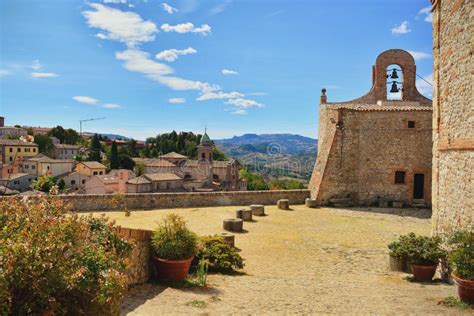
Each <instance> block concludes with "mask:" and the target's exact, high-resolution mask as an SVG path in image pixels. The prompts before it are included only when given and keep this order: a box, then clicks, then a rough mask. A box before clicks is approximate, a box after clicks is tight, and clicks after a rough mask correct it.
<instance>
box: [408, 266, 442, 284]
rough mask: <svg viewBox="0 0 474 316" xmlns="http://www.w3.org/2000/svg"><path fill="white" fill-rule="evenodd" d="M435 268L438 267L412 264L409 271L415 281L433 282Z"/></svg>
mask: <svg viewBox="0 0 474 316" xmlns="http://www.w3.org/2000/svg"><path fill="white" fill-rule="evenodd" d="M437 267H438V264H433V265H418V264H412V265H411V271H412V273H413V276H414V277H415V279H416V280H417V281H431V280H433V276H434V275H435V273H436V268H437Z"/></svg>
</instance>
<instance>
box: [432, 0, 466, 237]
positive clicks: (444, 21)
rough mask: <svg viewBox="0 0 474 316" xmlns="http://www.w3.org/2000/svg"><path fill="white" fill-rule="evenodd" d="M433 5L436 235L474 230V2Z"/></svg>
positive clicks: (446, 0)
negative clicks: (459, 230)
mask: <svg viewBox="0 0 474 316" xmlns="http://www.w3.org/2000/svg"><path fill="white" fill-rule="evenodd" d="M432 3H433V9H432V12H433V57H434V72H433V79H434V84H433V88H434V89H433V90H434V91H433V108H434V110H433V141H434V144H433V181H432V183H433V189H432V191H433V216H432V227H433V233H434V234H449V233H451V232H453V231H454V230H457V229H460V228H470V229H474V172H473V170H474V103H473V99H474V90H473V87H474V70H473V69H474V62H473V60H474V56H473V52H474V45H473V34H474V19H473V12H474V2H473V1H472V0H432Z"/></svg>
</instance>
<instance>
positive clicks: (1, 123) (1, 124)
mask: <svg viewBox="0 0 474 316" xmlns="http://www.w3.org/2000/svg"><path fill="white" fill-rule="evenodd" d="M4 126H5V118H4V117H3V116H0V127H4Z"/></svg>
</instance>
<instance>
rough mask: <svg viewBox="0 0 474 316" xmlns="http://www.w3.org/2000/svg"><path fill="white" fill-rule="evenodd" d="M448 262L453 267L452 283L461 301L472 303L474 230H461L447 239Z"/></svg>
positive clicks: (473, 301) (473, 296)
mask: <svg viewBox="0 0 474 316" xmlns="http://www.w3.org/2000/svg"><path fill="white" fill-rule="evenodd" d="M448 245H449V246H450V248H451V251H450V252H449V255H448V262H449V264H450V266H451V267H453V270H454V271H453V273H452V274H451V276H452V277H453V280H454V283H455V284H456V286H457V289H458V295H459V298H460V299H461V301H463V302H465V303H468V304H474V232H473V231H472V230H470V231H468V230H462V231H458V232H456V233H454V234H453V235H452V236H451V237H450V238H449V240H448Z"/></svg>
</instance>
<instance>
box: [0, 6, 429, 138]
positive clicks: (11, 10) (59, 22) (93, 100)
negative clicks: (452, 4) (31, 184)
mask: <svg viewBox="0 0 474 316" xmlns="http://www.w3.org/2000/svg"><path fill="white" fill-rule="evenodd" d="M429 6H430V4H429V1H427V0H400V1H396V0H392V1H389V0H365V1H364V0H360V1H353V0H304V1H303V0H302V1H300V0H286V1H283V0H245V1H244V0H242V1H238V0H234V1H232V0H221V1H211V0H208V1H204V0H200V1H198V0H165V1H158V0H147V1H145V0H96V1H83V0H70V1H67V0H61V1H60V0H41V1H39V0H38V1H32V0H5V1H1V2H0V20H1V21H0V23H1V24H0V27H1V29H0V32H1V48H0V115H2V116H5V117H6V121H7V122H6V123H7V124H10V125H13V124H20V125H32V126H56V125H63V126H65V127H71V128H75V129H79V123H78V120H80V119H86V118H94V117H106V119H105V120H102V121H96V122H90V123H87V125H85V128H84V129H85V130H87V131H97V132H108V133H118V134H123V135H127V136H132V137H135V138H137V139H145V138H146V137H147V136H154V135H156V134H158V133H163V132H169V131H171V130H173V129H175V130H178V131H195V132H202V131H203V130H204V127H206V126H207V128H208V131H209V134H210V135H211V137H213V138H223V137H231V136H233V135H240V134H243V133H294V134H301V135H306V136H310V137H316V136H317V119H318V117H317V112H318V103H319V96H320V91H321V88H322V87H326V88H327V90H328V93H327V94H328V101H330V102H333V101H345V100H350V99H353V98H356V97H358V96H360V95H362V94H365V93H366V92H367V91H368V90H369V89H370V85H371V66H372V65H373V63H374V61H375V58H376V56H377V55H378V54H379V53H380V52H382V51H384V50H386V49H390V48H402V49H405V50H408V51H411V52H412V53H413V54H414V56H415V59H416V63H417V72H418V74H419V75H420V76H423V77H425V78H426V79H428V80H431V79H430V78H431V74H432V37H431V36H432V30H431V27H432V25H431V21H430V17H431V16H430V14H429V10H428V9H426V8H427V7H429ZM419 89H420V91H422V93H424V94H425V95H426V96H428V97H431V87H430V86H429V85H427V84H426V83H424V82H423V81H419Z"/></svg>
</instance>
